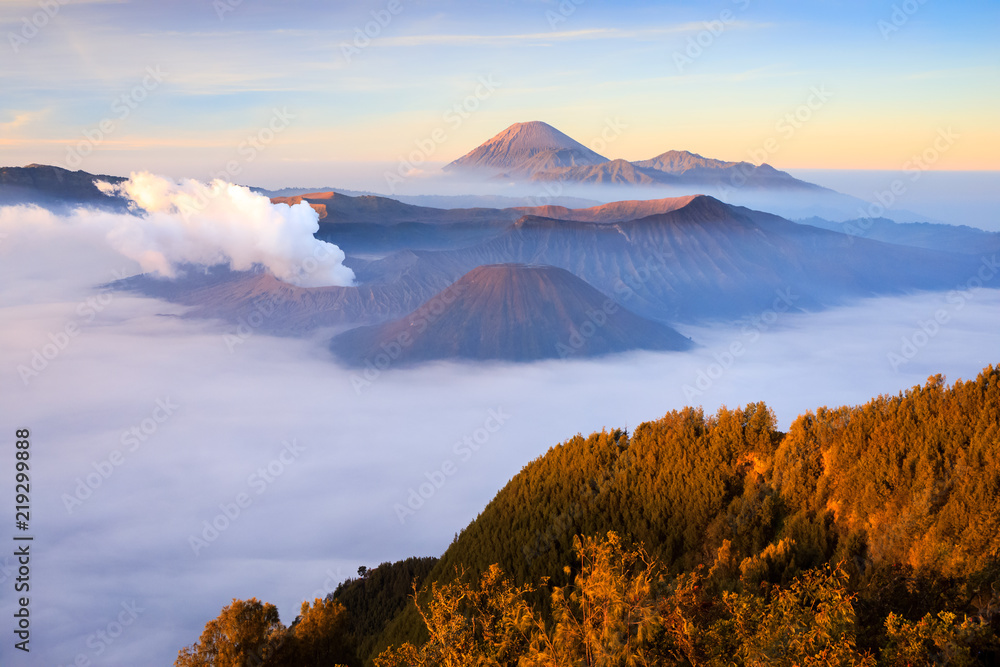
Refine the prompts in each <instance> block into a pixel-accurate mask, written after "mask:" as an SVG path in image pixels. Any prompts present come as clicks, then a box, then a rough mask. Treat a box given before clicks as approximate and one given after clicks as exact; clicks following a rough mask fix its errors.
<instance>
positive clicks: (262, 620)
mask: <svg viewBox="0 0 1000 667" xmlns="http://www.w3.org/2000/svg"><path fill="white" fill-rule="evenodd" d="M284 633H285V627H284V626H283V625H282V624H281V621H280V620H279V618H278V609H277V607H275V606H274V605H273V604H269V603H262V602H260V600H258V599H257V598H250V599H249V600H237V599H235V598H234V599H233V602H232V604H230V605H227V606H225V607H223V608H222V611H221V612H220V613H219V616H218V617H217V618H214V619H212V620H211V621H209V622H208V623H207V624H205V630H204V631H203V632H202V633H201V638H200V639H199V640H198V641H197V642H195V643H194V644H192V645H191V646H188V647H185V648H183V649H181V651H180V653H179V654H178V656H177V660H176V662H175V663H174V664H175V665H176V666H177V667H257V666H259V665H263V664H266V663H267V662H268V661H270V660H271V659H272V658H273V656H274V655H275V653H276V651H277V649H278V648H279V647H280V646H281V644H282V643H283V642H284Z"/></svg>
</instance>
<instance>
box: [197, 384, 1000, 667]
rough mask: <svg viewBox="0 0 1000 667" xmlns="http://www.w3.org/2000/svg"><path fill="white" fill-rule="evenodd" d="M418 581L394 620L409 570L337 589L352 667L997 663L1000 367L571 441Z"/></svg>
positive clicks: (532, 468)
mask: <svg viewBox="0 0 1000 667" xmlns="http://www.w3.org/2000/svg"><path fill="white" fill-rule="evenodd" d="M609 533H610V534H609ZM578 536H581V537H578ZM424 563H426V564H427V565H428V566H430V562H429V561H423V562H421V564H424ZM383 567H388V566H383ZM413 574H414V577H415V578H416V579H417V580H418V581H417V585H416V586H415V587H414V588H411V589H410V590H409V591H408V592H409V593H410V595H412V594H413V592H414V590H417V591H418V594H417V596H416V598H417V602H418V605H414V603H413V601H412V600H409V601H406V602H405V604H400V605H399V607H398V608H399V609H402V612H401V613H399V614H398V615H397V616H396V617H395V618H394V619H393V620H392V621H391V622H388V619H385V617H384V615H383V616H382V617H380V618H382V619H383V620H382V621H375V622H373V617H372V615H371V613H370V612H369V609H370V605H369V603H368V602H367V598H366V596H369V595H371V596H376V597H377V596H382V599H384V598H385V597H386V593H385V590H390V589H391V591H392V593H391V595H389V596H388V597H392V596H394V595H395V596H398V595H399V589H400V586H399V581H398V577H396V578H395V579H394V580H392V581H391V582H390V581H388V580H387V581H386V583H385V584H384V590H382V591H380V590H379V587H378V586H374V585H372V583H371V580H370V579H368V580H365V578H364V577H362V578H361V579H362V580H364V581H363V584H362V583H359V580H353V581H349V582H347V583H345V584H344V585H343V586H342V587H341V588H340V589H338V591H337V592H336V593H335V594H334V595H333V596H331V603H336V604H338V605H343V614H344V616H345V618H346V619H347V620H346V621H345V622H344V624H343V627H341V628H340V629H339V630H338V632H340V633H341V634H342V635H343V637H345V638H348V639H350V640H351V642H352V645H353V646H354V648H355V650H356V655H355V656H353V657H352V658H351V659H350V660H347V661H346V662H347V664H359V665H360V664H372V661H373V660H374V661H375V663H376V664H379V665H382V666H388V665H402V664H420V665H438V664H441V665H444V664H484V665H570V664H574V665H575V664H590V665H598V664H601V665H646V664H649V665H653V664H679V665H685V664H691V665H695V664H722V663H721V662H719V661H726V664H739V665H744V664H745V665H751V664H789V665H791V664H872V665H874V664H887V665H906V664H914V665H915V664H995V663H996V661H997V660H998V659H1000V654H998V653H997V643H996V638H997V636H998V635H1000V367H998V368H994V367H993V366H990V367H989V368H987V369H985V370H984V371H983V372H982V373H981V374H980V375H979V376H978V377H977V378H976V379H975V380H972V381H968V382H961V381H960V382H957V383H956V384H955V385H954V386H952V387H947V386H946V385H945V383H944V379H943V378H942V377H940V376H935V377H932V378H930V379H929V380H928V381H927V383H926V384H925V385H924V386H923V387H913V388H912V389H910V390H908V391H906V392H903V393H900V394H898V395H895V396H880V397H878V398H875V399H873V400H871V401H869V402H868V403H867V404H865V405H862V406H856V407H841V408H834V409H831V408H826V407H821V408H818V409H817V410H815V411H814V412H808V413H806V414H804V415H801V416H800V417H798V418H797V419H796V420H795V421H794V423H793V424H792V425H791V427H790V429H789V431H788V433H781V432H780V431H778V430H777V428H776V424H775V419H774V415H773V413H772V412H771V411H770V410H769V409H768V408H767V407H766V406H765V405H764V404H763V403H758V404H754V405H750V406H747V407H746V408H738V409H735V410H729V409H726V408H722V409H720V410H719V411H718V412H716V413H715V414H714V415H706V414H704V413H703V412H702V411H701V410H700V409H694V408H685V409H683V410H679V411H674V412H671V413H669V414H667V415H665V416H664V417H663V418H661V419H659V420H657V421H653V422H646V423H643V424H641V425H639V426H638V427H637V428H636V429H635V430H634V431H633V432H632V433H626V432H625V431H622V430H611V431H603V432H601V433H594V434H591V435H590V436H588V437H586V438H585V437H581V436H577V437H574V438H572V439H570V440H568V441H566V442H564V443H562V444H560V445H558V446H556V447H553V448H552V449H551V450H550V451H549V452H548V453H546V454H545V455H544V456H542V457H540V458H538V459H537V460H535V461H533V462H531V463H530V464H528V465H527V466H525V468H524V469H523V470H522V471H521V472H520V473H519V474H518V475H517V476H515V477H514V479H512V480H511V481H510V482H509V483H508V484H507V485H506V486H505V487H504V488H503V489H502V490H501V491H500V492H499V493H498V494H497V496H496V497H495V498H494V500H493V501H491V502H490V503H489V504H488V505H487V507H486V508H485V509H484V510H483V512H482V513H481V514H480V516H479V517H478V518H477V519H476V520H475V521H473V522H472V523H471V524H470V525H469V526H468V527H467V528H466V529H465V530H464V531H462V533H461V534H460V535H459V536H458V537H457V539H456V540H455V541H454V542H453V543H452V545H451V546H450V547H449V548H448V550H447V551H446V552H445V553H444V554H443V556H442V557H441V559H440V560H439V561H437V563H436V564H434V565H433V568H432V569H430V572H429V574H427V576H426V579H423V578H422V577H421V576H420V573H419V572H417V571H414V573H413ZM317 604H319V601H317ZM379 606H380V607H381V608H393V606H392V604H391V603H385V602H380V603H379ZM596 609H601V610H603V611H602V612H601V614H599V616H600V618H598V617H597V616H595V610H596ZM379 623H384V627H382V626H380V625H379ZM352 624H353V625H352ZM338 627H340V626H338ZM293 628H294V625H293ZM206 631H207V630H206ZM291 631H292V630H291V629H289V630H287V631H285V632H291ZM276 636H277V635H276ZM204 645H205V637H204V636H203V639H202V643H201V646H204ZM390 645H391V646H394V647H396V648H394V649H392V650H390V651H388V652H386V653H384V654H383V656H382V658H380V659H376V658H377V656H378V655H379V654H380V653H382V652H383V651H384V650H385V649H386V648H387V647H389V646H390ZM362 647H363V649H362V650H360V651H357V649H358V648H362ZM194 648H196V649H197V648H198V645H196V646H195V647H194ZM457 650H461V653H460V654H455V653H453V651H457ZM194 653H197V651H194ZM456 655H458V656H465V657H464V658H459V657H456ZM449 656H450V657H449ZM601 656H603V657H601ZM303 659H304V660H307V659H306V658H303ZM455 660H458V662H455ZM178 664H227V665H228V664H244V663H238V662H233V663H229V662H201V663H199V662H184V661H183V660H179V661H178ZM247 664H249V663H247ZM268 664H283V663H280V662H273V663H268ZM300 664H321V663H319V662H308V661H306V662H302V663H300ZM322 664H326V663H322Z"/></svg>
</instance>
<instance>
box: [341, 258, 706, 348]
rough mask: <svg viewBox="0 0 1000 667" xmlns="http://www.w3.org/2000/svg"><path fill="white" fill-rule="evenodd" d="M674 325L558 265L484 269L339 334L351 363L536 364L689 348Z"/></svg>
mask: <svg viewBox="0 0 1000 667" xmlns="http://www.w3.org/2000/svg"><path fill="white" fill-rule="evenodd" d="M691 345H692V343H691V341H690V340H689V339H688V338H685V337H684V336H682V335H681V334H679V333H678V332H677V331H675V330H674V329H671V328H670V327H668V326H666V325H664V324H661V323H659V322H652V321H650V320H647V319H644V318H641V317H639V316H637V315H634V314H633V313H631V312H629V311H628V310H626V309H624V308H623V307H622V306H621V305H620V304H618V303H617V302H616V301H614V300H613V299H611V298H610V297H608V296H606V295H604V294H601V293H600V292H598V291H597V290H595V289H594V288H593V287H591V286H590V285H588V284H587V283H585V282H584V281H582V280H580V279H579V278H577V277H576V276H574V275H573V274H572V273H570V272H568V271H565V270H563V269H559V268H555V267H552V266H530V265H526V264H495V265H488V266H480V267H477V268H475V269H473V270H472V271H470V272H469V273H467V274H465V275H464V276H462V277H461V278H459V280H458V281H456V282H455V283H454V284H453V285H451V286H449V287H448V288H447V289H445V290H444V291H442V292H440V293H438V294H436V295H435V296H434V297H432V298H431V299H429V300H428V301H427V302H426V303H424V304H422V305H421V307H420V308H418V309H416V310H415V311H413V312H411V313H409V314H407V315H406V316H404V317H402V318H400V319H398V320H395V321H392V322H387V323H385V324H381V325H378V326H372V327H361V328H358V329H353V330H351V331H347V332H345V333H343V334H340V335H339V336H337V337H336V338H334V339H333V341H332V343H331V349H332V350H333V352H334V353H335V354H336V355H337V356H338V357H339V358H340V359H341V360H343V361H346V362H348V363H350V364H352V365H357V366H364V365H366V364H373V365H376V366H382V365H385V364H389V363H392V364H412V363H416V362H422V361H433V360H439V359H475V360H493V359H495V360H503V361H534V360H538V359H549V358H559V357H561V358H566V357H572V356H577V355H579V356H583V357H592V356H597V355H603V354H609V353H614V352H625V351H628V350H637V349H642V350H684V349H687V348H689V347H690V346H691Z"/></svg>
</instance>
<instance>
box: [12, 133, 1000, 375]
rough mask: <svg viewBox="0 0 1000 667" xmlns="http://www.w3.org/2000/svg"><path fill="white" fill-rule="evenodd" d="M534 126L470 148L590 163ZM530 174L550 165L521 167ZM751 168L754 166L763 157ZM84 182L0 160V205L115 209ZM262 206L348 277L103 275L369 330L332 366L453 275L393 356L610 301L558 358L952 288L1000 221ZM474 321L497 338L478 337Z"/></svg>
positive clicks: (538, 339)
mask: <svg viewBox="0 0 1000 667" xmlns="http://www.w3.org/2000/svg"><path fill="white" fill-rule="evenodd" d="M547 127H548V126H545V127H535V128H534V130H537V132H534V133H533V134H529V135H523V134H522V133H520V132H516V133H513V136H507V137H506V139H505V140H504V141H503V142H500V143H498V144H497V145H495V146H493V147H492V149H491V150H489V151H482V152H480V153H479V154H477V155H478V156H477V157H476V158H475V159H476V160H482V161H483V162H486V163H489V164H492V165H493V168H498V167H503V166H505V165H506V164H507V162H508V161H511V160H521V159H522V158H523V160H524V161H527V162H529V163H531V164H534V161H536V160H537V159H539V158H538V156H539V155H543V153H544V151H542V152H538V151H536V152H534V153H531V149H530V145H529V143H527V142H524V141H520V139H521V138H524V136H534V137H542V138H546V137H549V138H551V137H554V138H555V139H554V140H553V141H555V140H558V141H559V142H562V143H561V145H559V146H557V147H555V148H553V150H555V151H557V152H558V151H570V152H574V155H575V157H574V158H573V160H574V161H576V162H581V163H582V162H584V161H586V160H591V161H594V160H596V158H595V157H594V156H591V155H589V154H588V153H586V152H583V151H581V150H580V149H579V148H578V147H575V146H574V145H573V144H571V143H569V142H571V141H572V140H569V139H568V138H562V137H565V135H561V133H555V131H554V130H552V131H549V130H551V128H549V129H548V130H546V128H547ZM529 153H531V154H530V155H529ZM595 155H596V154H595ZM525 156H526V157H525ZM552 157H553V156H552V155H549V156H548V157H547V158H545V159H546V160H548V159H549V158H552ZM597 157H600V156H597ZM553 159H554V158H553ZM470 160H472V158H470ZM712 162H713V161H706V160H704V159H703V158H698V157H697V156H691V155H690V154H681V153H673V154H663V155H661V156H659V157H658V158H655V159H654V161H653V162H651V163H649V164H648V165H646V166H641V167H636V166H635V165H632V164H631V163H624V164H621V163H620V161H619V162H618V163H615V162H612V161H604V162H601V163H599V164H591V165H584V164H579V165H577V166H571V167H560V169H568V170H576V169H584V170H588V169H596V168H607V169H611V170H612V171H613V170H614V169H615V168H617V167H621V168H622V169H623V170H625V171H628V170H631V169H638V170H645V171H662V173H667V171H666V170H670V171H673V172H677V173H680V174H685V173H699V172H700V171H701V170H704V169H713V168H714V167H712V166H711V163H712ZM706 164H707V165H708V166H706ZM730 164H731V163H730ZM758 169H763V168H762V167H759V168H758ZM546 173H551V171H546V170H541V171H538V172H535V173H534V174H533V176H537V175H539V174H546ZM761 173H762V178H763V177H764V176H766V175H767V170H766V169H765V170H764V171H762V172H761ZM779 173H780V172H779ZM95 178H102V179H104V180H108V181H112V182H119V181H121V180H122V179H121V178H117V177H111V176H108V177H96V176H94V175H92V174H87V173H85V172H69V171H66V170H64V169H59V168H57V167H46V166H39V165H30V166H28V167H23V168H6V169H3V170H0V201H2V202H7V203H39V204H42V205H49V206H52V207H54V208H57V209H68V208H71V207H73V206H81V205H82V206H100V207H106V208H111V209H117V210H125V201H124V200H123V199H121V198H117V197H108V196H106V195H104V193H102V192H101V191H100V190H98V189H97V188H96V187H95V186H94V185H93V182H94V179H95ZM634 191H635V190H634V189H633V190H632V192H634ZM504 201H506V200H504ZM274 202H275V203H285V204H293V205H294V204H296V203H300V202H306V203H308V204H309V205H310V206H312V207H313V208H314V209H315V210H316V211H317V213H318V215H319V219H320V225H319V227H320V228H319V231H318V232H317V237H319V238H321V239H323V240H327V241H330V242H332V243H336V244H337V245H338V246H340V247H341V248H342V249H343V250H344V251H345V252H346V253H347V264H348V265H349V266H350V267H351V268H352V269H353V270H354V271H355V274H356V276H357V278H358V283H357V285H355V286H352V287H321V288H301V287H296V286H293V285H289V284H286V283H283V282H281V281H279V280H277V279H276V278H275V277H273V276H271V275H270V274H267V273H265V272H263V271H245V272H234V271H231V270H229V269H228V268H226V267H211V268H209V269H206V268H205V267H191V269H190V270H189V271H187V272H186V274H185V275H184V276H182V277H181V278H178V279H172V280H167V279H160V278H157V277H155V276H151V275H141V276H135V277H132V278H129V279H126V280H123V281H119V282H117V283H116V284H115V287H116V288H118V289H122V290H127V291H132V292H136V293H140V294H145V295H149V296H155V297H158V298H163V299H167V300H170V301H173V302H176V303H180V304H184V305H186V306H189V310H188V311H187V315H186V316H188V317H204V318H212V319H222V320H224V321H226V322H229V323H230V324H232V325H237V326H243V327H244V328H245V327H246V326H247V323H248V322H251V321H253V322H255V324H253V328H254V329H256V330H260V331H264V332H269V333H274V334H279V335H307V334H311V333H312V332H316V331H317V330H321V329H322V330H326V329H329V330H330V333H331V334H333V333H338V331H337V330H340V332H343V331H345V330H347V329H349V328H353V327H369V328H367V329H360V330H357V331H356V332H353V333H346V334H344V335H343V336H341V337H340V338H339V339H338V342H336V343H335V344H334V345H333V349H334V350H336V351H337V352H338V354H339V355H340V356H341V358H342V359H344V360H346V361H347V362H348V363H363V361H364V360H365V359H367V358H369V357H370V356H371V354H372V353H373V352H374V351H376V350H378V349H381V348H382V346H383V345H384V344H390V343H391V341H393V340H397V339H398V336H399V335H400V334H402V333H403V332H407V333H409V332H410V331H411V329H412V325H413V324H414V319H413V318H414V317H418V316H419V313H420V312H421V309H422V308H423V309H427V308H428V307H429V304H433V303H436V302H435V299H438V300H439V301H440V299H442V298H443V295H444V294H448V293H449V292H447V290H448V289H449V288H451V287H453V286H455V285H460V286H463V288H465V287H468V288H469V290H468V293H467V294H466V295H465V296H463V297H462V298H460V299H457V300H455V302H454V303H451V304H448V308H446V309H444V311H442V312H443V313H447V316H442V317H440V318H438V319H436V320H435V321H434V322H433V323H431V322H427V327H426V328H427V329H428V332H429V333H422V335H420V336H413V340H412V341H411V344H410V345H408V346H407V350H406V354H405V355H404V356H405V357H406V358H405V359H403V358H402V357H401V359H400V363H411V362H412V363H417V362H420V361H425V360H431V359H440V358H462V359H515V360H527V359H537V358H545V357H548V356H564V355H560V354H559V349H560V348H559V347H558V346H559V345H566V341H568V340H570V338H571V337H572V331H573V327H576V330H578V331H579V330H580V327H582V326H584V325H585V324H586V322H587V321H588V316H587V313H589V312H595V311H594V309H595V308H598V307H599V306H603V305H604V304H606V303H612V304H614V310H615V312H616V314H615V316H614V317H611V316H610V315H609V317H608V319H607V322H606V324H605V325H602V328H601V329H600V334H599V335H595V336H593V337H589V338H588V340H587V341H586V344H585V345H581V346H580V347H579V348H573V350H572V352H573V356H590V355H597V354H605V353H608V352H618V351H624V350H629V349H682V348H683V347H684V345H686V344H688V343H686V342H685V341H684V339H683V337H681V336H679V334H677V333H676V331H674V330H673V329H671V327H672V326H673V325H676V324H683V323H704V322H711V321H715V320H723V321H733V320H738V319H740V318H744V317H752V316H754V315H759V314H760V313H762V312H766V311H768V310H770V309H780V310H791V311H802V310H814V309H820V308H824V307H829V306H833V305H837V304H841V303H845V302H847V301H849V300H851V299H856V298H861V297H867V296H873V295H881V294H899V293H905V292H909V291H912V290H948V289H954V288H955V286H956V285H962V284H965V283H966V282H967V281H968V279H969V278H970V277H972V276H974V275H975V274H976V271H978V270H979V268H980V263H981V261H982V257H983V255H984V253H992V252H996V251H997V250H1000V234H996V233H990V232H985V231H982V230H976V229H972V228H969V227H953V226H949V225H934V224H898V223H895V222H892V221H888V220H873V219H860V220H855V221H848V222H845V223H833V222H829V221H828V220H825V219H819V218H814V219H809V220H807V221H806V222H808V223H809V224H799V223H794V222H791V221H789V220H786V219H784V218H782V217H779V216H776V215H773V214H770V213H764V212H761V211H756V210H752V209H750V208H745V207H741V206H734V205H731V204H727V203H724V202H722V201H720V200H718V199H717V198H714V197H710V196H707V195H692V194H689V195H686V196H683V197H673V198H659V199H646V200H642V199H630V200H623V201H616V202H613V203H608V204H601V205H597V206H585V207H581V208H570V207H566V206H559V205H553V204H549V205H545V206H512V207H507V208H486V207H479V208H465V209H439V208H432V207H426V206H415V205H412V204H405V203H403V202H400V201H397V200H393V199H389V198H385V197H377V196H371V195H366V196H360V197H352V196H348V195H345V194H341V193H337V192H334V191H327V192H316V193H304V194H300V195H295V196H290V197H278V198H275V199H274ZM480 267H491V268H490V269H489V270H486V269H483V270H482V271H480V270H479V269H480ZM540 267H545V268H540ZM487 329H489V330H494V331H496V332H497V335H496V336H495V337H493V338H489V337H484V335H483V332H484V331H486V330H487ZM695 342H697V341H695ZM567 356H568V355H567Z"/></svg>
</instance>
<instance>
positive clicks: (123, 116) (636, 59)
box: [0, 0, 1000, 187]
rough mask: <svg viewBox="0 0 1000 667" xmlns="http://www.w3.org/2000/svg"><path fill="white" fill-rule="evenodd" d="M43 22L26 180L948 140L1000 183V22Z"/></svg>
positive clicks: (9, 103)
mask: <svg viewBox="0 0 1000 667" xmlns="http://www.w3.org/2000/svg"><path fill="white" fill-rule="evenodd" d="M43 5H45V2H44V0H31V1H22V0H2V2H0V36H2V41H0V89H2V90H3V96H2V98H0V163H2V164H3V165H4V166H14V165H24V164H28V163H33V162H34V163H49V164H58V165H60V166H67V167H70V168H80V169H84V170H86V171H90V172H100V173H114V174H121V175H127V174H128V173H129V172H130V171H132V170H149V171H152V172H154V173H159V174H164V175H169V176H174V177H182V176H183V177H197V178H203V179H207V178H209V177H210V176H211V175H212V174H218V173H222V172H223V171H224V170H227V169H228V173H229V174H230V175H231V176H232V179H231V180H234V181H237V182H243V183H248V184H253V185H261V186H264V187H280V186H292V185H307V184H324V185H331V184H334V185H335V184H337V178H338V177H340V176H343V175H344V174H348V173H350V170H349V168H348V167H346V166H345V165H349V164H356V163H381V164H387V163H394V162H397V161H398V160H399V159H400V158H401V157H406V156H409V155H411V154H412V153H413V151H415V150H417V151H421V157H422V159H424V160H426V162H427V163H428V164H441V163H445V162H447V161H450V160H452V159H455V158H457V157H460V156H461V155H463V154H465V153H466V152H468V151H469V150H471V149H472V148H474V147H475V146H477V145H478V144H480V143H482V142H483V141H485V140H487V139H488V138H490V137H492V136H493V135H494V134H496V133H498V132H500V131H501V130H503V129H504V128H505V127H507V126H508V125H510V124H511V123H514V122H518V121H527V120H543V121H546V122H548V123H550V124H552V125H554V126H555V127H557V128H559V129H561V130H563V131H564V132H566V133H567V134H569V135H570V136H573V137H574V138H576V139H577V140H578V141H580V142H582V143H584V144H586V145H588V146H591V147H595V148H599V149H600V150H599V151H598V152H600V153H602V154H604V155H605V156H607V157H611V158H615V157H621V158H625V159H629V160H639V159H646V158H650V157H653V156H654V155H656V154H659V153H661V152H663V151H666V150H670V149H677V150H691V151H694V152H697V153H700V154H703V155H706V156H709V157H716V158H720V159H727V160H750V161H753V162H761V161H766V162H768V163H769V164H772V165H774V166H776V167H778V168H783V169H866V170H899V169H903V168H904V165H906V164H907V162H908V161H911V160H912V159H913V158H914V157H919V156H921V155H924V154H925V152H926V151H929V150H930V149H931V148H932V147H933V146H934V142H935V141H936V140H938V137H939V136H941V133H945V134H946V135H947V136H950V137H952V141H951V142H950V143H949V144H948V148H947V150H946V151H943V152H939V153H937V155H936V156H935V157H934V159H933V161H932V162H931V164H929V165H928V167H929V168H931V169H934V170H948V171H951V170H962V171H970V170H997V169H1000V157H998V156H1000V129H997V126H996V123H995V119H996V118H997V117H1000V85H998V83H1000V77H998V74H1000V43H998V42H997V41H996V39H995V35H996V30H997V28H998V26H1000V5H997V3H995V2H986V1H959V2H948V3H945V2H942V1H940V0H909V1H908V2H896V1H889V0H885V1H879V2H870V1H866V2H860V1H852V0H842V1H832V0H830V1H827V0H824V1H819V2H805V3H804V2H795V1H792V0H781V1H768V0H726V1H719V2H699V3H693V2H678V1H669V2H656V3H650V2H634V1H632V2H629V1H627V2H614V3H611V2H598V1H596V0H563V1H562V2H556V1H555V0H551V1H540V0H531V1H529V0H507V1H500V0H495V1H486V0H472V1H469V0H462V1H459V0H454V1H447V0H376V1H374V2H352V3H328V2H318V1H306V0H299V1H292V2H281V3H278V2H261V1H256V0H172V1H171V2H169V3H165V2H157V1H153V0H150V1H146V0H135V1H131V2H130V1H117V0H79V1H77V0H51V1H50V2H49V3H48V5H46V6H47V7H48V9H45V8H44V7H43ZM438 129H440V130H442V131H443V134H444V137H445V138H444V139H443V140H432V139H431V137H432V136H433V133H434V131H435V130H438ZM436 136H437V137H439V139H440V137H441V136H442V134H441V133H438V134H437V135H436ZM769 139H774V141H773V142H770V143H769V142H768V140H769ZM766 146H770V149H767V150H765V148H764V147H766ZM928 154H933V152H931V153H928ZM229 167H232V169H229Z"/></svg>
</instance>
